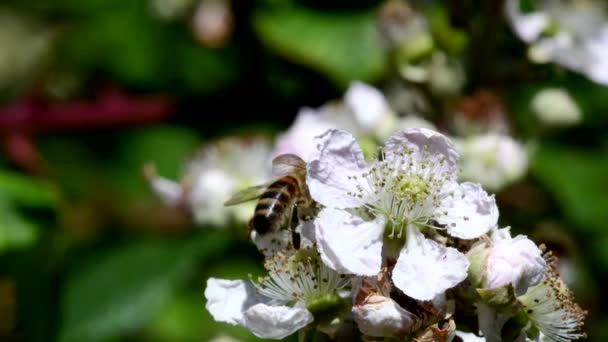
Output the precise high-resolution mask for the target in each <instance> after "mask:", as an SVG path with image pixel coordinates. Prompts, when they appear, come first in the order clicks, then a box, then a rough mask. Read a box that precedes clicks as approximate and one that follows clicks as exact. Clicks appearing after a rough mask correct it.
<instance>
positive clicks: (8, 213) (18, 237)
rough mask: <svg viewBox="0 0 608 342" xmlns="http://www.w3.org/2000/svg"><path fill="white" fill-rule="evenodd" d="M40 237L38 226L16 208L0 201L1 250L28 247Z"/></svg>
mask: <svg viewBox="0 0 608 342" xmlns="http://www.w3.org/2000/svg"><path fill="white" fill-rule="evenodd" d="M37 237H38V229H37V227H36V226H35V225H34V224H33V223H32V222H30V221H29V220H27V219H26V218H25V217H23V216H22V215H21V214H20V213H19V212H18V211H17V209H16V208H14V207H13V206H11V205H10V204H8V203H6V202H4V201H0V252H3V251H5V250H8V249H15V248H22V247H28V246H30V245H31V244H32V243H34V241H35V240H36V238H37Z"/></svg>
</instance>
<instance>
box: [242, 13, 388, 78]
mask: <svg viewBox="0 0 608 342" xmlns="http://www.w3.org/2000/svg"><path fill="white" fill-rule="evenodd" d="M253 23H254V26H255V29H256V31H257V33H258V35H259V36H260V38H261V39H262V41H263V42H264V43H265V44H266V45H267V46H268V47H270V48H272V49H274V50H276V51H277V52H278V53H280V54H282V55H284V56H285V57H287V58H289V59H292V60H293V61H296V62H298V63H301V64H303V65H306V66H308V67H311V68H313V69H316V70H318V71H320V72H322V73H324V74H326V75H327V76H329V77H330V78H331V79H332V80H333V81H334V82H336V83H337V84H338V85H340V86H343V87H344V86H346V85H347V84H348V83H349V82H350V81H352V80H363V81H374V80H375V79H377V78H378V77H379V76H381V74H382V72H383V68H384V61H385V59H384V51H383V49H382V47H381V45H380V41H379V38H378V34H377V32H376V28H375V24H374V16H373V13H372V12H366V13H324V12H316V11H312V10H308V9H303V8H298V7H289V8H284V9H277V10H274V11H264V12H263V11H259V12H257V13H256V14H255V15H254V18H253Z"/></svg>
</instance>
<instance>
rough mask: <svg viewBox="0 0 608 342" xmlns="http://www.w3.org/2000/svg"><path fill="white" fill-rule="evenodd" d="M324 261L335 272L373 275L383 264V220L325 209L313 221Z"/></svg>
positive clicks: (384, 221) (381, 218)
mask: <svg viewBox="0 0 608 342" xmlns="http://www.w3.org/2000/svg"><path fill="white" fill-rule="evenodd" d="M314 223H315V234H316V238H317V247H318V249H319V253H320V254H321V258H322V260H323V262H324V263H325V264H326V265H327V266H329V267H330V268H332V269H334V270H335V271H337V272H338V273H348V274H357V275H369V276H371V275H376V274H378V272H379V271H380V266H381V264H382V234H383V232H384V226H385V224H386V219H385V218H384V217H382V216H378V217H377V218H376V219H375V220H373V221H364V220H363V219H362V218H360V217H358V216H355V215H353V214H350V213H348V212H346V211H344V210H336V209H330V208H325V209H323V210H321V212H319V215H318V216H317V218H316V219H315V221H314Z"/></svg>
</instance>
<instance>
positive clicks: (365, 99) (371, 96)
mask: <svg viewBox="0 0 608 342" xmlns="http://www.w3.org/2000/svg"><path fill="white" fill-rule="evenodd" d="M344 102H345V103H346V105H347V106H348V107H349V108H350V110H352V111H353V114H354V116H355V119H356V120H357V121H358V122H359V124H360V125H361V127H362V128H363V129H364V130H365V131H370V130H372V129H373V128H374V127H376V126H377V125H378V124H379V123H380V121H381V119H382V118H383V116H384V115H385V114H386V113H389V112H390V108H389V106H388V103H387V102H386V99H385V98H384V95H382V93H381V92H380V91H379V90H378V89H376V88H374V87H372V86H370V85H367V84H365V83H362V82H353V83H351V84H350V86H349V87H348V90H347V91H346V94H344Z"/></svg>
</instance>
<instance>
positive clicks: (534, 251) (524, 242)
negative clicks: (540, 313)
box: [484, 235, 547, 296]
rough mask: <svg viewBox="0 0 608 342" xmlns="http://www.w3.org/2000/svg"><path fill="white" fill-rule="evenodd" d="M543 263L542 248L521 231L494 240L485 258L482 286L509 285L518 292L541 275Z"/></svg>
mask: <svg viewBox="0 0 608 342" xmlns="http://www.w3.org/2000/svg"><path fill="white" fill-rule="evenodd" d="M546 266H547V263H546V262H545V259H544V258H543V256H542V251H541V250H540V249H539V248H538V247H537V246H536V244H535V243H534V242H533V241H532V240H530V239H528V238H527V237H526V236H525V235H518V236H516V237H515V238H514V239H511V238H507V239H503V240H499V241H495V242H494V244H493V246H492V247H491V249H490V253H489V254H488V258H487V261H486V276H485V281H484V286H485V287H489V288H491V287H500V286H504V285H506V284H508V283H511V284H512V285H513V288H514V289H515V294H516V295H517V296H521V295H523V294H524V293H526V291H527V290H528V288H529V287H531V286H534V285H536V284H538V283H540V281H541V280H542V279H543V275H544V272H545V268H546Z"/></svg>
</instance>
